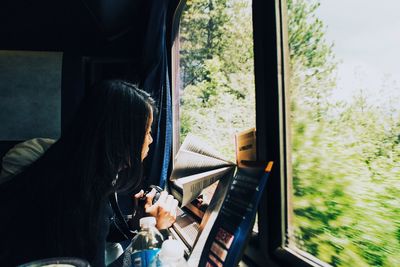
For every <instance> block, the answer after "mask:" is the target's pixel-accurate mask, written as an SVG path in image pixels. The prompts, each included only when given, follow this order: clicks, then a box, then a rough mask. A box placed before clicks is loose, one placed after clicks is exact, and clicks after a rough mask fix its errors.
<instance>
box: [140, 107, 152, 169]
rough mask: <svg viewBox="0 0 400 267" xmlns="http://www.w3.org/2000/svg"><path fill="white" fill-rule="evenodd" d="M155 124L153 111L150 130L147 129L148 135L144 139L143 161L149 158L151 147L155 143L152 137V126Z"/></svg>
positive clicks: (150, 118)
mask: <svg viewBox="0 0 400 267" xmlns="http://www.w3.org/2000/svg"><path fill="white" fill-rule="evenodd" d="M152 124H153V110H151V112H150V117H149V123H148V129H146V135H145V137H144V142H143V148H142V161H143V160H144V159H145V158H146V157H147V154H148V153H149V146H150V144H151V143H153V137H151V125H152Z"/></svg>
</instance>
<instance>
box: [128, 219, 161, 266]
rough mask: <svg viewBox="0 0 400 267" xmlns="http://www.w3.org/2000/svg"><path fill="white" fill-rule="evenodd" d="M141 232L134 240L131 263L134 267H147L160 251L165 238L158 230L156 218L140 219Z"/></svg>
mask: <svg viewBox="0 0 400 267" xmlns="http://www.w3.org/2000/svg"><path fill="white" fill-rule="evenodd" d="M139 224H140V232H139V233H138V234H137V235H136V236H135V237H134V238H133V239H132V244H131V262H132V266H133V267H147V266H149V264H150V262H151V261H152V260H154V258H155V257H156V255H157V253H158V252H159V251H160V247H161V244H162V242H163V239H164V238H163V236H162V235H161V233H160V232H159V231H158V230H157V228H156V218H154V217H144V218H142V219H140V221H139Z"/></svg>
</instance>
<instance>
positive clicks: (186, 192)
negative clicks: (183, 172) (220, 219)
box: [174, 166, 233, 207]
mask: <svg viewBox="0 0 400 267" xmlns="http://www.w3.org/2000/svg"><path fill="white" fill-rule="evenodd" d="M232 168H233V167H232V166H228V167H223V168H219V169H216V170H212V171H208V172H203V173H199V174H194V175H190V176H188V177H183V178H180V179H177V180H175V181H174V185H175V186H177V187H180V188H182V201H181V207H182V206H185V205H187V204H188V203H190V202H191V201H192V200H194V199H196V198H197V197H198V196H199V194H200V193H201V191H202V190H203V189H204V188H206V187H207V186H209V185H211V184H213V183H214V182H215V181H217V180H218V179H220V178H221V177H222V176H224V175H225V174H226V173H227V172H228V171H230V170H232Z"/></svg>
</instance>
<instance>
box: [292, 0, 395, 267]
mask: <svg viewBox="0 0 400 267" xmlns="http://www.w3.org/2000/svg"><path fill="white" fill-rule="evenodd" d="M286 2H287V19H288V21H287V22H288V23H287V24H288V45H289V58H290V59H289V61H290V72H289V73H287V74H288V75H289V77H290V78H289V79H290V85H289V87H287V88H286V93H287V94H288V95H289V101H290V102H289V105H287V106H288V110H287V113H288V114H289V115H288V116H287V127H288V128H287V129H288V131H289V132H290V136H291V137H290V138H289V139H290V140H289V143H290V144H291V145H290V149H289V151H288V153H289V159H290V160H289V161H291V162H289V165H288V166H289V171H288V173H291V174H292V175H291V177H289V182H290V184H291V187H292V188H293V189H292V191H291V192H289V199H288V203H289V229H288V234H289V246H290V247H292V248H293V249H299V250H302V251H304V252H307V253H308V254H311V255H313V256H315V257H317V258H318V259H319V260H322V261H324V262H326V263H329V264H330V265H332V266H400V209H399V206H400V198H399V195H400V180H399V178H400V88H399V83H400V63H399V59H400V50H399V49H398V47H399V45H400V39H399V36H400V35H399V34H400V32H399V29H400V18H399V16H398V12H397V11H398V10H399V9H400V3H399V2H398V1H395V0H390V1H385V2H384V3H380V4H377V3H376V2H374V1H371V0H367V1H361V0H356V1H344V0H340V1H318V0H287V1H286Z"/></svg>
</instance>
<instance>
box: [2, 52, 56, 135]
mask: <svg viewBox="0 0 400 267" xmlns="http://www.w3.org/2000/svg"><path fill="white" fill-rule="evenodd" d="M61 65H62V53H56V52H32V51H4V50H3V51H0V103H1V109H0V124H1V131H0V140H26V139H30V138H36V137H45V138H58V137H59V136H60V132H61Z"/></svg>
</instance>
